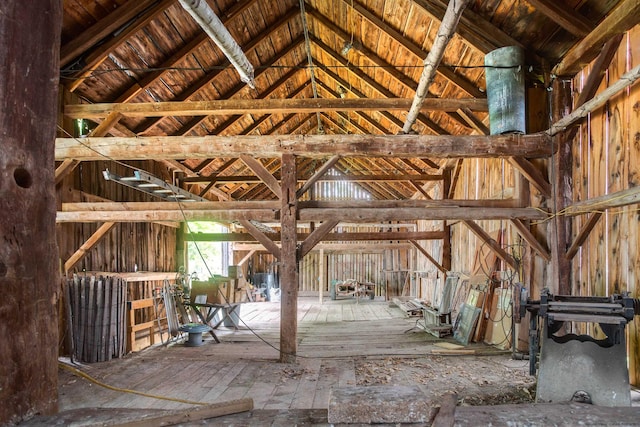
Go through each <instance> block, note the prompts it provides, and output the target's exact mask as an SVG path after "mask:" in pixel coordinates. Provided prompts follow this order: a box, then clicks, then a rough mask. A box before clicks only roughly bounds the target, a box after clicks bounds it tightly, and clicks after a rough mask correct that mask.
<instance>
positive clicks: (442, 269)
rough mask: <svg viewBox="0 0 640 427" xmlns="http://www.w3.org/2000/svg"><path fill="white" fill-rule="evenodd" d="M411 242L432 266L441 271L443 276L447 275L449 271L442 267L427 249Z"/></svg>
mask: <svg viewBox="0 0 640 427" xmlns="http://www.w3.org/2000/svg"><path fill="white" fill-rule="evenodd" d="M409 242H410V243H411V244H412V245H413V246H414V247H415V248H416V249H417V250H418V251H419V252H420V253H421V254H422V255H424V256H425V257H426V258H427V259H428V260H429V261H430V262H431V264H433V265H435V267H436V268H437V269H438V270H440V271H441V272H442V273H443V274H447V273H448V271H447V269H446V268H444V267H443V266H442V265H440V263H439V262H438V261H437V260H436V259H435V258H434V257H432V256H431V254H430V253H429V252H427V251H426V249H424V248H423V247H422V246H420V244H419V243H418V242H417V241H415V240H409Z"/></svg>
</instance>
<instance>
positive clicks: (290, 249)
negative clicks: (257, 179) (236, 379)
mask: <svg viewBox="0 0 640 427" xmlns="http://www.w3.org/2000/svg"><path fill="white" fill-rule="evenodd" d="M296 184H297V179H296V157H295V156H294V155H292V154H283V155H282V167H281V182H280V185H281V188H282V199H281V201H282V208H281V210H280V221H281V230H280V232H281V244H282V247H281V249H280V263H281V269H280V289H281V293H280V296H281V299H280V304H281V306H280V362H283V363H293V362H295V361H296V352H297V351H298V248H297V246H298V245H297V235H296V217H297V214H298V212H297V211H298V199H297V197H296Z"/></svg>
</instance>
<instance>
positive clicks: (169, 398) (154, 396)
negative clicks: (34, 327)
mask: <svg viewBox="0 0 640 427" xmlns="http://www.w3.org/2000/svg"><path fill="white" fill-rule="evenodd" d="M58 366H59V367H60V368H62V369H66V370H67V371H69V372H71V373H73V374H75V375H78V376H79V377H82V378H84V379H86V380H89V381H91V382H92V383H94V384H97V385H99V386H100V387H104V388H107V389H109V390H113V391H120V392H123V393H132V394H137V395H140V396H144V397H150V398H152V399H161V400H169V401H171V402H178V403H186V404H188V405H209V403H203V402H194V401H192V400H184V399H176V398H173V397H166V396H158V395H155V394H149V393H143V392H141V391H136V390H129V389H126V388H120V387H114V386H111V385H109V384H105V383H103V382H100V381H98V380H97V379H95V378H93V377H92V376H90V375H88V374H85V373H84V372H82V371H81V370H79V369H76V368H73V367H71V366H68V365H65V364H64V363H61V362H58Z"/></svg>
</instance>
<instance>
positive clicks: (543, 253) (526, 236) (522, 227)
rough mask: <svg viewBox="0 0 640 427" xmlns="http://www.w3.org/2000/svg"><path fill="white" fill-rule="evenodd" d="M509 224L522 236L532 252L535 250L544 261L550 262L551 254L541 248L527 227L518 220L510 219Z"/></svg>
mask: <svg viewBox="0 0 640 427" xmlns="http://www.w3.org/2000/svg"><path fill="white" fill-rule="evenodd" d="M511 223H512V224H513V225H514V226H515V227H516V230H518V234H520V236H522V238H523V239H524V240H525V241H526V242H527V243H528V244H529V246H531V248H533V250H535V251H536V252H537V253H538V254H539V255H540V256H541V257H542V258H543V259H544V260H545V261H547V262H550V261H551V254H550V253H549V250H548V249H547V248H545V247H544V246H542V244H541V243H540V242H539V241H538V239H536V237H535V236H534V235H533V234H532V233H531V230H529V227H528V226H526V225H525V224H524V223H523V222H522V221H521V220H519V219H512V220H511Z"/></svg>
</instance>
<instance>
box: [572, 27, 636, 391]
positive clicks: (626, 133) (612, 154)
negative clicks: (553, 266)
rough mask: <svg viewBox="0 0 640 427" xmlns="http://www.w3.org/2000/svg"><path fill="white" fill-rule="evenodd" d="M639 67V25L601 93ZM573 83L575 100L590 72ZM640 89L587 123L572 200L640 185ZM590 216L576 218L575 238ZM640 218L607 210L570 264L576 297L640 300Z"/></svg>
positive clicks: (578, 145)
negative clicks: (624, 294) (625, 295)
mask: <svg viewBox="0 0 640 427" xmlns="http://www.w3.org/2000/svg"><path fill="white" fill-rule="evenodd" d="M639 64H640V26H636V27H634V28H633V29H632V30H631V31H629V32H627V33H626V34H625V36H624V38H623V39H622V42H621V43H620V47H619V48H618V51H617V53H616V55H615V56H614V58H613V60H612V62H611V65H610V66H609V68H608V70H607V73H606V75H605V78H604V80H603V82H602V84H601V85H600V88H599V89H598V92H601V91H602V90H604V89H605V88H606V87H607V86H609V85H610V84H612V83H614V82H616V81H618V80H619V79H620V76H621V75H622V74H624V73H625V72H627V71H629V70H630V69H632V68H634V67H636V66H638V65H639ZM591 68H592V65H589V66H587V67H585V68H584V69H583V71H582V72H580V73H579V74H578V75H577V76H576V77H575V79H574V81H573V85H574V91H573V92H574V94H575V96H574V99H575V98H577V96H578V95H579V93H580V91H581V89H582V85H583V84H584V82H585V80H586V78H587V77H588V75H589V72H590V71H591ZM639 100H640V86H639V85H635V86H632V87H631V88H629V89H627V90H624V91H622V92H621V93H620V94H618V95H617V96H615V97H613V98H612V99H610V100H609V102H608V103H607V104H606V105H605V106H604V107H603V108H600V109H598V110H596V111H594V112H593V113H592V114H591V115H590V116H589V117H588V118H587V120H585V121H584V122H583V123H582V124H581V126H580V130H579V132H578V134H577V135H576V137H575V139H574V141H573V147H572V148H573V150H572V153H573V174H572V176H573V199H574V201H579V200H587V199H591V198H593V197H598V196H603V195H607V194H611V193H615V192H618V191H622V190H626V189H629V188H631V187H635V186H638V185H640V101H639ZM589 215H590V214H585V215H579V216H576V217H574V219H573V222H572V230H571V234H572V238H575V236H576V234H577V233H578V232H579V230H580V229H581V227H582V226H583V225H584V224H585V222H586V221H587V219H588V218H589ZM639 223H640V213H639V210H638V205H637V204H635V205H630V206H626V207H623V208H616V209H609V210H607V211H606V212H604V214H603V215H602V217H601V218H600V220H599V221H598V223H597V224H596V226H595V228H594V229H593V230H592V231H591V233H590V234H589V237H588V239H587V240H586V242H585V243H584V244H583V245H582V247H581V249H580V250H579V251H578V253H577V254H576V256H575V258H574V259H573V261H572V292H573V293H574V294H576V295H611V294H615V293H621V292H630V293H631V296H633V297H634V298H638V297H640V289H639V286H638V285H637V283H638V280H639V279H640V272H639V271H638V270H639V269H640V258H639V257H640V228H639V227H638V225H639ZM639 332H640V320H639V319H638V317H637V316H636V320H635V321H634V322H633V323H632V324H631V325H630V327H629V328H627V333H628V337H629V343H628V344H629V345H628V346H629V351H630V354H629V361H630V363H629V368H630V377H631V382H632V383H633V384H635V385H638V384H640V350H639V349H638V348H639V347H640V342H639V338H638V335H639Z"/></svg>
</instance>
